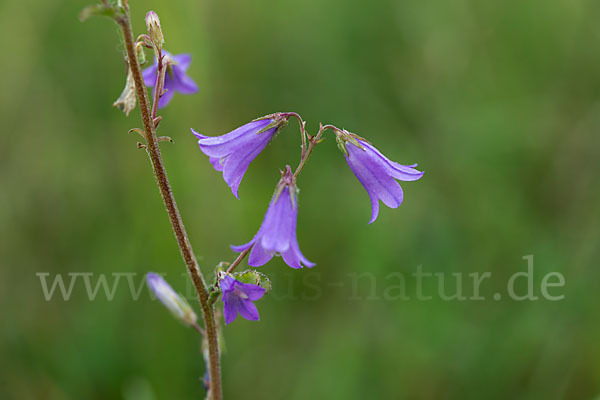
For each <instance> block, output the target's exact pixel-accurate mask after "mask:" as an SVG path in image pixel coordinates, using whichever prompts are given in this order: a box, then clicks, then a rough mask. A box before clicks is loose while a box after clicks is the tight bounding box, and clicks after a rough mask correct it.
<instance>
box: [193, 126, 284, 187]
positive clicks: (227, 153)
mask: <svg viewBox="0 0 600 400" xmlns="http://www.w3.org/2000/svg"><path fill="white" fill-rule="evenodd" d="M286 123H287V117H285V116H281V115H280V114H273V115H269V116H266V117H264V118H261V119H257V120H254V121H252V122H249V123H247V124H245V125H242V126H240V127H239V128H237V129H234V130H233V131H231V132H229V133H226V134H224V135H221V136H212V137H211V136H204V135H201V134H199V133H198V132H196V131H195V130H193V129H192V133H193V134H194V135H195V136H196V137H197V138H198V145H199V146H200V150H202V152H203V153H204V154H206V155H207V156H208V157H209V161H210V163H211V164H212V165H213V167H214V168H215V169H216V170H217V171H222V172H223V179H224V180H225V183H227V185H228V186H229V187H230V188H231V191H232V193H233V195H234V196H235V197H237V198H239V197H238V187H239V186H240V182H241V181H242V178H243V177H244V174H245V173H246V170H247V169H248V166H249V165H250V163H251V162H252V161H254V159H255V158H256V156H258V154H259V153H260V152H261V151H262V150H263V149H264V148H265V147H266V146H267V144H268V143H269V142H270V141H271V139H272V138H273V136H274V135H275V134H276V133H277V131H278V130H279V128H281V127H282V126H284V125H285V124H286Z"/></svg>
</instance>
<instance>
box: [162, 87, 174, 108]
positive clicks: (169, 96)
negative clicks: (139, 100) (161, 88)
mask: <svg viewBox="0 0 600 400" xmlns="http://www.w3.org/2000/svg"><path fill="white" fill-rule="evenodd" d="M165 89H166V86H165ZM174 94H175V91H174V90H171V89H168V90H167V91H166V92H165V94H163V95H162V97H161V98H160V100H158V108H164V107H166V106H167V104H169V102H170V101H171V100H172V99H173V95H174Z"/></svg>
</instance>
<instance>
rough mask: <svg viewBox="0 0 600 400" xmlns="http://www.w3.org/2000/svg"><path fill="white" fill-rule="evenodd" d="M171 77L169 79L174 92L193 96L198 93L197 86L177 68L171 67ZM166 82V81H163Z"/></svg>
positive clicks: (175, 66)
mask: <svg viewBox="0 0 600 400" xmlns="http://www.w3.org/2000/svg"><path fill="white" fill-rule="evenodd" d="M171 68H172V70H173V76H172V77H170V78H171V85H172V87H173V89H174V90H176V91H178V92H180V93H183V94H194V93H196V92H197V91H198V85H196V82H194V81H193V80H192V78H190V77H189V76H187V75H186V74H185V71H184V70H182V69H181V68H180V67H179V66H177V65H173V66H172V67H171ZM165 81H166V79H165Z"/></svg>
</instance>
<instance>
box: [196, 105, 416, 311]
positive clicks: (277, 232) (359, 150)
mask: <svg viewBox="0 0 600 400" xmlns="http://www.w3.org/2000/svg"><path fill="white" fill-rule="evenodd" d="M291 115H297V114H294V113H277V114H271V115H268V116H266V117H263V118H259V119H256V120H254V121H251V122H249V123H247V124H245V125H242V126H241V127H239V128H237V129H235V130H233V131H231V132H229V133H226V134H224V135H222V136H216V137H210V136H204V135H201V134H199V133H198V132H196V131H194V130H193V129H192V132H193V133H194V135H195V136H196V138H197V139H198V145H199V147H200V150H201V151H202V152H203V153H204V154H206V155H207V156H208V157H209V161H210V163H211V164H212V165H213V167H214V169H216V170H217V171H221V172H222V173H223V179H224V180H225V182H226V183H227V185H228V186H229V187H230V188H231V191H232V192H233V194H234V195H235V197H237V198H239V197H238V188H239V185H240V182H241V181H242V178H243V177H244V174H245V173H246V170H247V169H248V166H249V165H250V163H251V162H252V161H253V160H254V159H255V158H256V157H257V156H258V154H260V152H261V151H262V150H264V148H265V147H266V146H267V144H268V143H269V142H270V141H271V140H272V139H273V137H274V136H275V135H276V133H277V132H278V131H279V129H280V128H281V127H283V126H284V125H285V124H286V123H287V119H288V118H289V117H290V116H291ZM298 118H299V117H298ZM299 120H300V121H301V128H302V135H303V153H302V161H301V164H300V166H299V169H298V170H297V171H299V170H300V169H301V168H302V166H303V165H304V162H305V161H306V158H307V157H308V155H310V152H311V151H312V148H313V147H314V146H315V145H316V144H318V143H320V141H321V140H322V138H321V136H322V134H323V132H324V131H325V130H326V128H327V127H328V128H329V129H332V130H333V131H334V133H335V136H336V141H337V143H338V146H339V148H340V150H341V151H342V152H343V154H344V156H345V158H346V162H347V163H348V166H349V167H350V170H351V171H352V172H353V173H354V175H355V176H356V177H357V178H358V180H359V181H360V183H361V184H362V185H363V186H364V188H365V190H366V191H367V193H368V195H369V197H370V199H371V207H372V213H371V219H370V221H369V223H372V222H373V221H375V220H376V219H377V216H378V214H379V201H380V200H381V201H382V202H383V203H384V204H385V205H386V206H388V207H390V208H396V207H398V206H399V205H400V204H401V203H402V201H403V192H402V188H401V186H400V185H399V184H398V182H397V181H396V180H401V181H415V180H418V179H420V178H421V177H422V176H423V172H421V171H418V170H416V169H415V167H416V166H417V165H416V164H414V165H402V164H399V163H396V162H394V161H391V160H390V159H388V158H387V157H385V156H384V155H383V154H382V153H381V152H380V151H379V150H377V149H376V148H375V147H374V146H373V145H372V144H370V143H369V142H368V141H367V140H365V139H363V138H361V137H360V136H358V135H355V134H353V133H350V132H348V131H346V130H342V129H338V128H336V127H333V126H329V125H328V126H326V127H323V126H321V129H320V130H319V133H318V134H317V135H315V136H314V137H311V136H310V135H308V134H306V133H305V132H304V122H303V121H302V119H301V118H299ZM305 135H306V136H305ZM306 138H308V141H309V144H308V145H306V143H305V142H304V141H305V140H306ZM307 146H308V147H307ZM296 175H297V173H293V172H292V169H291V168H290V166H289V165H288V166H286V167H285V170H284V171H282V173H281V179H280V180H279V182H278V184H277V186H276V188H275V193H274V194H273V196H272V198H271V202H270V203H269V207H268V208H267V212H266V214H265V217H264V219H263V222H262V224H261V226H260V228H259V229H258V232H257V233H256V235H254V237H253V238H252V240H250V241H249V242H248V243H246V244H243V245H240V246H231V248H232V249H233V250H234V251H236V252H238V253H242V256H244V255H245V253H249V257H248V265H250V266H252V267H260V266H262V265H264V264H266V263H267V262H269V261H270V260H271V259H272V258H273V256H274V255H280V256H281V257H282V258H283V261H284V262H285V263H286V264H287V265H288V266H290V267H292V268H302V267H309V268H310V267H313V266H314V265H315V264H314V263H313V262H311V261H309V260H308V259H307V258H306V257H304V255H303V254H302V252H301V251H300V247H299V245H298V239H297V236H296V225H297V217H298V192H299V191H298V188H297V186H296ZM236 282H237V283H236ZM239 285H246V284H242V283H239V282H238V281H236V280H235V279H234V278H232V277H230V276H226V277H225V278H223V280H221V290H222V294H223V301H224V303H225V320H226V323H229V322H231V321H233V319H235V317H236V316H237V313H238V312H239V314H240V315H242V317H244V318H246V319H249V320H254V319H258V312H257V311H256V308H255V306H254V304H253V303H252V301H253V300H254V298H253V297H252V296H251V295H250V294H249V293H246V292H245V291H244V290H246V289H244V288H248V287H247V286H239ZM232 288H238V289H235V290H234V289H232ZM248 290H249V289H248ZM256 293H258V291H257V292H256ZM262 293H263V292H261V296H262ZM254 296H256V295H254ZM256 299H258V297H256ZM236 310H237V311H236Z"/></svg>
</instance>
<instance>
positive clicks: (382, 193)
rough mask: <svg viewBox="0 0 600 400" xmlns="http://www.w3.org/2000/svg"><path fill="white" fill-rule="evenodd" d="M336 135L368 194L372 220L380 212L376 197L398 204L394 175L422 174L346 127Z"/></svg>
mask: <svg viewBox="0 0 600 400" xmlns="http://www.w3.org/2000/svg"><path fill="white" fill-rule="evenodd" d="M336 139H337V141H338V145H339V146H340V149H341V150H342V151H343V152H344V156H345V157H346V162H347V163H348V166H349V167H350V169H351V170H352V172H353V173H354V175H356V177H357V178H358V180H359V181H360V183H362V185H363V186H364V188H365V189H366V190H367V193H368V194H369V197H370V198H371V206H372V213H371V220H370V221H369V223H372V222H373V221H375V220H376V219H377V215H378V214H379V200H381V201H383V204H385V205H386V206H388V207H390V208H397V207H398V206H399V205H400V204H401V203H402V200H403V192H402V187H400V184H399V183H398V182H396V179H398V180H401V181H416V180H418V179H420V178H421V177H422V176H423V172H421V171H417V170H416V169H415V167H416V166H417V164H413V165H401V164H398V163H397V162H394V161H391V160H390V159H388V158H387V157H386V156H384V155H383V154H381V152H379V150H377V149H376V148H375V147H374V146H372V145H371V144H370V143H368V142H367V141H366V140H364V139H363V138H361V137H359V136H357V135H354V134H352V133H350V132H348V131H345V130H344V131H336Z"/></svg>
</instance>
